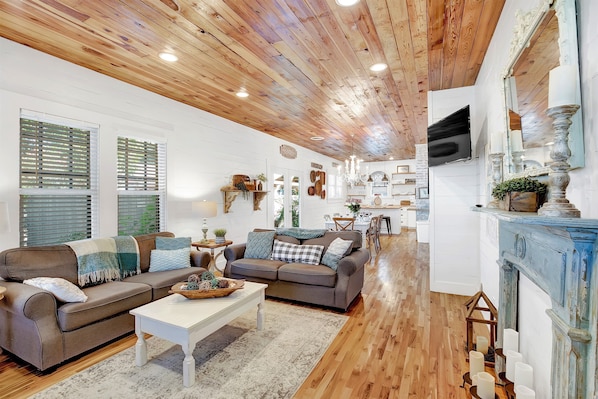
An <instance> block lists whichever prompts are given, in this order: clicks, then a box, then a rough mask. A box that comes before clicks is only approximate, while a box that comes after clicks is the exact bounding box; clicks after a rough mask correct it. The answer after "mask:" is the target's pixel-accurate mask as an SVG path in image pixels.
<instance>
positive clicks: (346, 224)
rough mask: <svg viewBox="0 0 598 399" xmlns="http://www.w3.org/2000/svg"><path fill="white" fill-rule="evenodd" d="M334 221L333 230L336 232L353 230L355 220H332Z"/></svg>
mask: <svg viewBox="0 0 598 399" xmlns="http://www.w3.org/2000/svg"><path fill="white" fill-rule="evenodd" d="M332 220H334V228H335V229H336V231H342V230H354V229H355V218H342V217H341V218H332Z"/></svg>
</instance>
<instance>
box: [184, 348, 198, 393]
mask: <svg viewBox="0 0 598 399" xmlns="http://www.w3.org/2000/svg"><path fill="white" fill-rule="evenodd" d="M181 346H182V348H183V352H184V353H185V359H183V385H184V386H186V387H190V386H192V385H193V384H195V359H194V358H193V349H194V348H195V345H192V344H187V345H181Z"/></svg>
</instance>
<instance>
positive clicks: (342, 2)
mask: <svg viewBox="0 0 598 399" xmlns="http://www.w3.org/2000/svg"><path fill="white" fill-rule="evenodd" d="M335 1H336V4H338V5H339V6H342V7H349V6H352V5H355V4H357V3H359V0H335Z"/></svg>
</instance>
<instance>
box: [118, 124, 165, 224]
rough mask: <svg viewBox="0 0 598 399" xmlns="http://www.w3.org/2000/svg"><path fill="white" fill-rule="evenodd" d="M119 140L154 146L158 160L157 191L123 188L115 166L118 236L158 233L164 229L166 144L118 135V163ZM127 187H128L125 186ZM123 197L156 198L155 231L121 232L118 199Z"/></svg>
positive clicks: (141, 188)
mask: <svg viewBox="0 0 598 399" xmlns="http://www.w3.org/2000/svg"><path fill="white" fill-rule="evenodd" d="M121 140H134V141H136V142H139V143H148V144H152V145H156V147H157V152H158V158H157V165H156V166H157V176H156V178H157V186H158V187H157V189H155V190H154V189H147V188H144V187H128V188H127V187H123V183H122V182H121V180H120V179H121V173H120V166H118V165H117V174H118V177H117V185H118V186H117V193H118V198H119V206H118V211H117V218H118V229H119V234H133V235H137V234H144V233H150V232H158V231H163V230H165V229H166V198H167V196H166V142H164V141H159V140H155V139H144V138H140V137H139V136H132V135H124V134H119V135H118V137H117V158H118V162H119V163H120V141H121ZM127 186H128V185H127ZM124 196H158V201H159V204H158V213H159V215H158V226H157V228H156V229H155V231H151V230H148V231H121V220H120V217H121V211H120V198H121V197H124Z"/></svg>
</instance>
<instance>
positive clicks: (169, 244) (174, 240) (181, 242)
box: [156, 237, 191, 250]
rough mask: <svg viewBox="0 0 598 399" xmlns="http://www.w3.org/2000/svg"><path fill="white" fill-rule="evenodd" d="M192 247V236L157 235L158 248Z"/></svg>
mask: <svg viewBox="0 0 598 399" xmlns="http://www.w3.org/2000/svg"><path fill="white" fill-rule="evenodd" d="M185 248H191V237H156V249H166V250H168V249H185Z"/></svg>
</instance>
